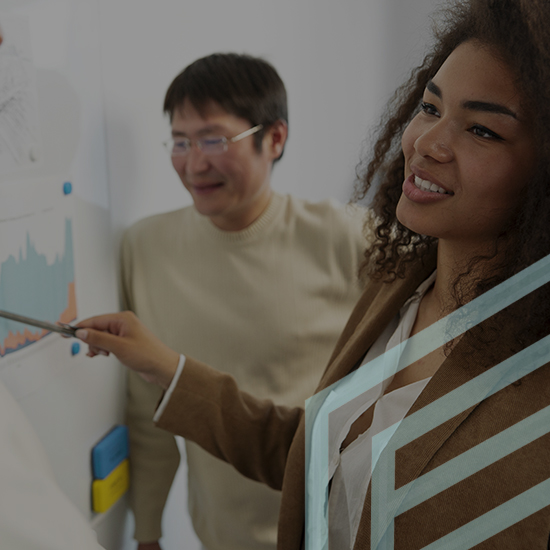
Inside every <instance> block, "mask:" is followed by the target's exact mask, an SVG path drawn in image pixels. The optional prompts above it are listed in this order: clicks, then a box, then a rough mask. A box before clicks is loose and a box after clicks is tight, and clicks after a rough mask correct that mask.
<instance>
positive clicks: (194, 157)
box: [185, 143, 210, 174]
mask: <svg viewBox="0 0 550 550" xmlns="http://www.w3.org/2000/svg"><path fill="white" fill-rule="evenodd" d="M185 161H186V162H185V170H186V172H187V173H189V174H198V173H201V172H204V171H205V170H207V169H208V168H209V166H210V163H209V161H208V155H205V154H204V152H203V151H202V150H201V149H200V147H199V146H198V145H197V144H196V143H191V149H190V150H189V152H188V153H187V155H186V158H185Z"/></svg>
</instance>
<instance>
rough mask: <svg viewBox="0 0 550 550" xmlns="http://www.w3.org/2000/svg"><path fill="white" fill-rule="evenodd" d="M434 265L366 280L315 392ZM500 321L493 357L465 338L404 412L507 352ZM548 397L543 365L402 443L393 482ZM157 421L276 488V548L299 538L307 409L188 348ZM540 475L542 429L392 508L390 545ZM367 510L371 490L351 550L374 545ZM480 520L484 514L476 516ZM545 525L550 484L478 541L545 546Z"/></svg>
mask: <svg viewBox="0 0 550 550" xmlns="http://www.w3.org/2000/svg"><path fill="white" fill-rule="evenodd" d="M433 269H434V264H433V263H431V262H430V263H429V265H426V266H424V267H421V268H418V269H417V270H415V272H414V274H411V275H410V276H408V277H407V278H406V279H404V280H397V281H395V282H394V283H391V284H387V283H370V284H369V285H368V286H367V288H366V290H365V292H364V294H363V296H362V297H361V299H360V301H359V303H358V304H357V306H356V308H355V309H354V311H353V312H352V314H351V317H350V319H349V321H348V324H347V325H346V327H345V329H344V332H343V333H342V336H341V337H340V339H339V341H338V343H337V345H336V348H335V350H334V353H333V355H332V357H331V359H330V362H329V365H328V367H327V368H326V370H325V372H324V374H323V376H322V378H321V381H320V383H319V387H318V391H319V390H321V389H323V388H326V387H327V386H329V385H331V384H332V383H334V382H336V381H338V380H340V379H341V378H343V377H344V376H346V375H347V374H348V373H349V372H351V371H352V370H353V369H354V368H356V366H357V364H358V363H359V362H360V361H361V359H362V358H363V357H364V355H365V353H366V351H367V350H368V349H369V347H370V346H371V345H372V344H373V343H374V341H375V340H376V339H377V338H378V336H379V335H380V333H381V332H382V330H383V329H384V327H385V326H386V325H387V323H388V322H389V321H390V320H391V319H392V318H393V317H394V316H395V315H396V314H397V312H398V311H399V309H400V308H401V307H402V305H403V304H404V302H405V301H406V300H407V299H408V298H409V297H410V296H411V295H412V293H413V292H414V291H415V290H416V288H417V287H418V285H419V284H420V283H421V282H422V281H423V280H425V279H426V277H427V276H428V275H429V274H430V273H431V272H432V271H433ZM499 330H500V332H501V333H502V337H501V339H500V341H499V342H498V343H496V344H495V345H498V350H497V351H496V352H495V349H497V348H492V350H491V355H492V358H491V359H488V358H487V357H486V356H485V355H486V354H484V353H483V351H480V350H479V349H474V348H473V347H472V346H471V344H469V343H468V341H467V340H466V339H463V340H461V341H460V342H459V343H458V344H457V345H456V346H455V348H454V349H453V351H452V353H451V354H450V355H449V356H448V358H447V359H446V360H445V361H444V362H443V364H442V366H441V367H440V368H439V370H438V371H437V372H436V374H435V375H434V376H433V377H432V379H431V381H430V382H429V384H428V385H427V386H426V388H425V389H424V391H423V392H422V394H421V395H420V396H419V398H418V400H417V401H416V403H415V404H414V406H413V408H412V409H411V411H410V412H409V414H412V413H414V412H415V411H417V410H419V409H421V408H423V407H424V406H426V405H428V404H430V403H432V402H433V401H435V400H436V399H438V398H439V397H441V396H444V395H446V394H447V393H448V392H450V391H451V390H453V389H455V388H457V387H459V386H461V385H462V384H464V383H466V382H468V381H469V380H472V379H473V378H475V377H476V376H478V375H479V374H481V373H483V372H485V371H486V369H487V368H490V367H492V366H493V365H494V364H497V363H498V362H500V361H502V360H504V359H505V358H506V357H508V356H510V355H511V354H513V352H512V351H511V345H512V343H513V329H512V328H510V327H500V329H499ZM495 355H496V360H495ZM548 359H549V361H550V357H549V358H548ZM258 368H261V365H258ZM549 405H550V365H548V364H546V365H544V366H543V367H541V368H539V369H537V370H536V371H535V372H533V373H532V374H530V375H528V376H526V377H524V378H522V379H521V380H520V381H519V382H516V383H515V384H512V385H509V386H507V387H506V388H504V389H503V390H501V391H499V392H498V393H496V394H495V395H493V396H491V397H489V398H488V399H485V400H484V401H482V402H481V403H480V404H478V405H477V406H473V407H471V408H470V409H468V410H467V411H464V412H463V413H461V414H458V415H457V416H455V417H454V418H452V419H451V420H448V421H447V422H445V423H443V424H442V425H440V426H439V427H437V428H435V429H433V430H431V431H430V432H428V433H427V434H425V435H424V436H422V437H420V438H418V439H416V440H414V441H413V442H411V443H409V444H408V445H406V446H404V447H403V448H401V449H399V450H398V451H397V453H396V474H395V475H396V489H398V488H399V487H401V486H403V485H405V484H407V483H409V482H411V481H413V480H415V479H418V478H419V477H420V476H422V475H423V474H425V473H427V472H429V471H431V470H433V469H434V468H436V467H438V466H440V465H442V464H445V463H446V462H447V461H449V460H451V459H452V458H454V457H456V456H458V455H460V454H462V453H464V452H465V451H467V450H468V449H471V448H473V447H475V446H476V445H477V444H479V443H481V442H484V441H486V440H488V439H489V438H491V437H492V436H494V435H495V434H498V433H499V432H501V431H502V430H504V429H506V428H508V427H510V426H512V425H513V424H515V423H517V422H519V421H521V420H523V419H525V418H527V417H529V416H530V415H532V414H534V413H535V412H537V411H539V410H541V409H543V408H544V407H547V406H549ZM158 426H159V427H161V428H163V429H166V430H169V431H171V432H172V433H175V434H179V435H182V436H183V437H186V438H189V439H190V440H192V441H194V442H196V443H197V444H199V445H201V446H202V447H203V448H204V449H206V450H207V451H209V452H210V453H212V454H213V455H215V456H217V457H218V458H220V459H222V460H225V461H227V462H229V463H231V464H232V465H233V466H234V467H235V468H237V470H239V471H240V472H241V473H242V474H244V475H245V476H247V477H250V478H252V479H255V480H258V481H260V482H263V483H266V484H267V485H269V486H270V487H272V488H275V489H280V490H282V501H281V510H280V516H279V533H278V548H279V549H280V550H300V549H301V547H302V544H303V537H304V516H305V513H304V509H305V502H304V501H305V481H304V464H305V443H304V442H305V422H304V411H303V409H301V408H288V407H281V406H276V405H275V404H273V403H272V402H270V401H267V400H265V401H262V400H258V399H255V398H254V397H252V396H250V395H248V394H246V393H244V392H240V391H239V389H238V387H237V386H236V384H235V382H234V380H233V379H232V378H231V377H230V376H228V375H226V374H222V373H219V372H218V371H216V370H214V369H212V368H210V367H208V366H207V365H204V364H202V363H199V362H198V361H195V360H193V359H191V358H187V360H186V363H185V367H184V369H183V373H182V376H181V377H180V380H179V381H178V384H177V387H176V389H175V391H174V393H173V395H172V397H171V399H170V401H169V403H168V405H167V407H166V409H165V410H164V412H163V414H162V416H161V418H160V419H159V421H158ZM549 431H550V426H549ZM548 479H550V435H548V434H546V435H543V436H542V437H539V438H538V439H536V440H535V441H534V442H532V443H530V444H529V445H526V446H524V447H522V448H520V449H518V450H517V451H515V452H513V453H512V454H510V455H508V456H506V457H504V458H502V459H500V460H498V461H497V462H495V463H494V464H492V465H490V466H487V467H486V468H484V469H483V470H482V471H480V472H478V473H476V474H473V475H471V476H469V477H467V478H466V479H465V480H463V481H462V482H460V483H458V484H456V485H454V486H452V487H450V488H449V489H447V490H445V491H443V492H441V493H439V494H437V495H435V496H433V497H432V498H430V499H429V500H427V501H425V502H422V503H420V504H419V505H417V506H416V507H414V508H412V509H411V510H409V511H408V512H405V513H403V514H401V515H400V516H398V517H397V518H396V520H395V548H396V549H401V550H415V549H420V548H423V547H425V546H426V545H428V544H430V543H432V542H434V541H436V540H438V539H439V538H441V537H443V536H445V535H447V534H448V533H451V532H452V531H454V530H456V529H458V528H460V527H461V526H463V525H466V524H467V523H469V522H471V521H473V520H475V519H476V518H480V517H481V516H483V515H484V514H486V513H488V512H490V511H491V510H492V509H494V508H496V507H497V506H499V505H501V504H503V503H505V502H508V501H510V499H513V498H514V497H516V496H518V495H520V494H522V493H524V492H525V491H527V490H529V489H531V488H532V487H535V486H536V485H538V484H539V483H542V482H544V481H546V480H548ZM540 507H541V506H539V508H540ZM518 514H519V511H518V513H517V514H516V511H515V510H514V511H513V513H512V517H513V518H514V520H513V521H516V520H517V519H518V518H519V515H518ZM370 521H371V499H370V489H369V492H368V494H367V498H366V500H365V504H364V508H363V512H362V517H361V522H360V525H359V530H358V533H357V538H356V542H355V546H354V548H355V549H356V550H358V549H365V550H367V549H370ZM481 523H482V524H487V522H485V521H484V518H482V519H481ZM467 529H468V528H467ZM549 535H550V491H549V498H548V503H547V507H546V508H543V509H542V510H540V511H538V512H536V513H532V514H531V515H529V516H528V517H526V518H525V519H520V520H519V521H517V522H516V523H514V525H511V526H510V527H508V528H506V529H504V530H502V531H500V532H498V533H497V534H496V535H493V536H491V537H490V538H488V539H487V540H486V541H485V542H483V543H481V544H480V545H478V546H476V548H477V549H480V550H488V549H495V550H496V549H498V550H503V549H510V550H512V549H514V550H517V549H523V548H525V549H529V550H531V549H533V550H534V549H537V550H547V549H548V548H549V546H548V543H549ZM467 547H468V546H467V545H465V546H464V548H467ZM331 550H339V549H331Z"/></svg>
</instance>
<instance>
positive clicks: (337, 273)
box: [121, 54, 366, 550]
mask: <svg viewBox="0 0 550 550" xmlns="http://www.w3.org/2000/svg"><path fill="white" fill-rule="evenodd" d="M164 111H165V112H166V113H167V114H168V115H169V117H170V122H171V130H172V136H171V139H170V140H169V141H168V142H167V143H166V146H167V149H168V151H169V154H170V157H171V160H172V164H173V166H174V169H175V170H176V172H177V173H178V175H179V177H180V178H181V181H182V183H183V185H184V187H185V188H186V189H187V191H188V192H189V193H190V194H191V197H192V199H193V206H190V207H186V208H183V209H180V210H176V211H173V212H168V213H165V214H160V215H156V216H152V217H150V218H147V219H145V220H142V221H140V222H138V223H137V224H135V225H134V226H133V227H131V228H130V229H129V230H128V231H127V232H126V234H125V236H124V239H123V244H122V262H121V265H122V285H123V297H124V299H125V302H126V306H127V307H128V308H129V309H131V310H133V311H134V312H135V313H136V314H137V315H138V317H139V318H140V319H141V320H142V321H143V322H144V323H145V324H146V325H147V326H148V327H149V328H150V329H151V330H152V331H153V332H154V333H155V334H156V335H157V336H158V337H159V338H160V339H161V340H163V341H164V342H165V343H166V344H167V345H169V346H170V347H171V348H173V349H174V350H176V351H178V352H180V353H183V354H189V355H190V356H192V357H194V358H196V359H198V360H201V361H204V362H205V363H207V364H209V365H212V366H214V367H215V368H218V369H220V370H222V371H225V372H229V373H230V374H232V375H233V376H234V378H235V379H236V381H237V383H238V384H239V386H240V387H241V388H242V389H244V390H245V391H248V392H249V393H252V394H254V395H255V396H259V397H264V398H269V399H272V400H274V401H276V402H277V403H280V404H287V405H290V406H293V405H301V406H303V403H304V400H305V398H306V397H308V396H309V395H311V393H312V392H313V391H314V389H315V385H316V381H317V380H318V379H319V375H320V373H321V371H322V369H323V368H324V367H325V365H326V363H327V361H328V358H329V354H330V352H331V351H332V348H333V346H334V344H335V341H336V338H337V337H338V335H339V333H340V332H341V330H342V328H343V326H344V324H345V322H346V320H347V317H348V314H349V312H350V311H351V309H352V307H353V306H354V304H355V302H356V301H357V299H358V297H359V295H360V291H361V288H360V286H361V285H360V284H359V282H358V280H357V272H358V267H359V264H360V262H361V259H362V252H363V250H364V248H365V246H366V243H365V239H364V237H363V236H362V220H361V217H362V216H361V213H360V212H359V211H355V213H353V214H350V212H349V210H344V209H342V208H339V207H337V206H336V205H335V204H334V203H333V202H331V201H325V202H321V203H316V204H314V203H308V202H306V201H303V200H298V199H296V198H293V197H291V196H284V195H281V194H278V193H275V192H274V191H273V190H272V188H271V185H270V176H271V170H272V168H273V164H274V163H275V162H276V161H278V160H279V159H280V158H281V156H282V154H283V150H284V147H285V142H286V138H287V132H288V117H287V103H286V91H285V87H284V84H283V82H282V81H281V79H280V77H279V75H278V74H277V72H276V71H275V69H274V68H273V67H272V66H271V65H270V64H269V63H267V62H266V61H264V60H262V59H258V58H253V57H250V56H246V55H236V54H214V55H210V56H208V57H205V58H202V59H199V60H197V61H195V62H194V63H192V64H191V65H189V66H188V67H187V68H186V69H185V70H184V71H183V72H182V73H181V74H180V75H178V76H177V77H176V79H175V80H174V81H173V82H172V84H171V85H170V87H169V88H168V91H167V93H166V98H165V102H164ZM184 368H185V366H184ZM129 377H130V378H129V382H128V392H129V397H128V406H127V413H128V423H129V427H130V438H131V464H132V497H131V500H132V508H133V510H134V515H135V519H136V531H135V538H136V539H137V540H138V541H139V544H138V548H139V549H140V550H146V549H148V550H149V549H151V550H152V549H158V548H160V546H159V543H158V540H159V539H160V537H161V517H162V510H163V508H164V504H165V501H166V498H167V496H168V492H169V490H170V486H171V484H172V480H173V477H174V475H175V472H176V470H177V467H178V465H179V462H180V457H179V452H178V449H177V445H176V443H175V441H174V438H173V436H171V435H170V434H168V433H166V432H163V431H162V430H159V429H157V428H155V427H154V425H153V423H152V418H153V414H154V410H155V408H156V406H157V404H158V401H159V398H160V390H159V388H158V387H157V386H154V385H149V384H148V383H147V382H145V381H144V380H142V379H141V378H139V376H137V375H135V374H132V373H129ZM186 451H187V463H188V487H189V510H190V513H191V517H192V521H193V525H194V528H195V530H196V532H197V535H198V537H199V538H200V540H201V542H202V544H203V547H204V548H205V549H206V550H264V549H270V550H274V549H275V547H276V537H277V515H278V509H279V494H278V492H276V491H273V490H271V489H269V488H268V487H266V486H263V485H261V484H259V483H255V482H254V481H251V480H248V479H245V478H244V477H242V476H241V475H240V474H238V473H237V472H236V471H234V470H233V469H232V468H231V467H230V466H229V465H228V464H226V463H224V462H222V461H219V460H217V459H216V458H213V457H212V456H211V455H209V454H207V453H206V452H205V451H203V450H201V449H200V448H199V447H198V446H196V445H194V444H193V443H186Z"/></svg>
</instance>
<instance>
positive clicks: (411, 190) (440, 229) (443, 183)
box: [397, 41, 535, 247]
mask: <svg viewBox="0 0 550 550" xmlns="http://www.w3.org/2000/svg"><path fill="white" fill-rule="evenodd" d="M402 148H403V153H404V156H405V181H404V183H403V193H402V195H401V198H400V200H399V204H398V206H397V217H398V219H399V221H400V222H401V223H402V224H403V225H405V226H406V227H408V228H409V229H411V230H412V231H415V232H416V233H420V234H423V235H429V236H432V237H438V238H439V239H440V242H442V241H444V240H447V241H449V242H451V241H453V242H454V243H457V244H466V245H468V246H472V245H473V246H475V247H478V246H487V245H488V244H489V245H490V244H491V243H494V242H495V239H496V238H497V237H498V236H499V235H500V234H502V232H503V231H504V230H505V229H506V227H507V225H508V224H509V223H510V222H511V221H512V219H513V216H514V214H515V212H516V210H517V207H518V206H519V205H520V203H521V201H522V197H523V194H524V192H525V187H526V186H527V185H528V184H529V180H530V178H531V177H532V175H533V172H534V164H535V143H534V137H533V133H532V128H531V124H530V120H529V118H528V117H527V115H526V113H524V112H523V110H522V106H521V95H520V92H519V90H518V88H517V85H516V82H515V77H514V74H513V73H512V72H511V70H510V69H509V68H508V67H507V66H505V65H504V64H503V63H502V61H500V60H499V59H498V58H497V57H496V56H495V55H494V53H492V51H491V49H489V48H487V47H484V46H482V45H481V44H480V43H479V42H475V41H470V42H466V43H464V44H461V45H460V46H458V47H457V48H456V50H454V51H453V53H452V54H451V55H450V56H449V57H448V58H447V60H446V61H445V63H444V64H443V65H442V66H441V68H440V69H439V71H438V72H437V74H436V75H435V76H434V78H433V79H432V80H431V81H430V82H429V83H428V85H427V87H426V90H425V92H424V97H423V102H422V107H421V110H420V112H419V113H418V114H417V115H416V117H415V118H414V119H413V120H412V121H411V123H410V124H409V126H408V127H407V129H406V130H405V132H404V134H403V138H402Z"/></svg>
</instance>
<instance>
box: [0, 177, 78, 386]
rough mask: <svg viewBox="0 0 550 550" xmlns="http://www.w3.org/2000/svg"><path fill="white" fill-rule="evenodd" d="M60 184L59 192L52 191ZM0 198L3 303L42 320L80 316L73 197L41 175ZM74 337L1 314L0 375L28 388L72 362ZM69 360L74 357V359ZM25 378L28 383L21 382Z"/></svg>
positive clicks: (0, 305) (0, 299)
mask: <svg viewBox="0 0 550 550" xmlns="http://www.w3.org/2000/svg"><path fill="white" fill-rule="evenodd" d="M52 189H55V190H56V192H54V191H52ZM1 199H2V200H1V201H0V309H3V310H6V311H9V312H11V313H16V314H19V315H25V316H27V317H34V318H36V319H40V320H42V321H49V322H51V323H55V322H57V321H61V322H63V323H71V322H73V321H74V320H75V319H76V317H77V303H76V293H75V290H76V289H75V284H76V281H75V261H74V244H73V243H74V235H73V227H74V224H73V202H72V198H71V197H70V196H64V195H63V192H62V184H53V185H52V184H51V183H48V182H44V181H40V182H35V184H34V185H30V186H27V185H24V184H23V185H21V186H19V185H18V186H17V187H13V188H12V189H11V191H10V190H8V189H6V188H4V190H3V192H2V194H1ZM70 345H71V343H70V340H65V339H63V338H61V337H60V336H59V335H58V334H53V333H50V332H48V331H46V330H43V329H40V328H36V327H32V326H29V325H25V324H23V323H18V322H14V321H9V320H7V319H3V318H0V376H1V378H2V379H3V381H4V382H5V383H6V385H9V386H11V388H10V389H11V390H12V392H13V393H16V394H20V393H21V391H25V392H26V391H29V390H30V389H31V387H32V386H29V384H28V380H29V377H28V376H25V372H24V371H26V370H27V369H34V375H33V377H32V380H33V384H32V385H35V383H36V384H38V383H43V382H44V381H45V380H46V379H47V378H49V377H50V376H52V375H55V374H57V372H58V371H60V369H62V368H64V367H63V365H67V359H66V356H67V346H69V347H70ZM69 363H70V362H69ZM20 381H27V382H25V387H24V388H23V387H21V388H19V387H18V384H19V382H20Z"/></svg>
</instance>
